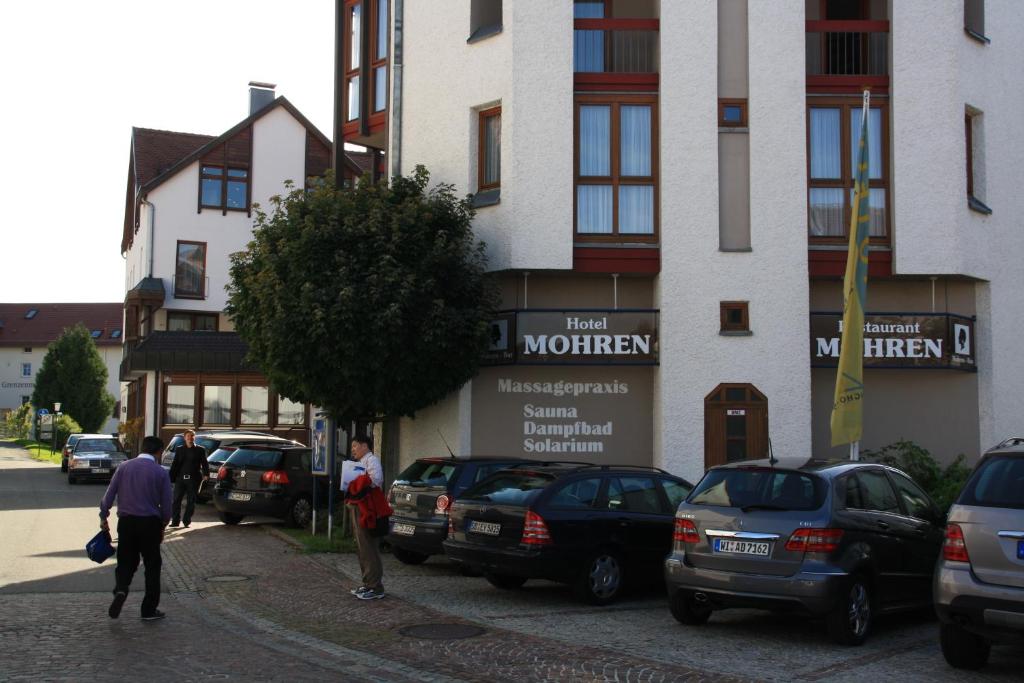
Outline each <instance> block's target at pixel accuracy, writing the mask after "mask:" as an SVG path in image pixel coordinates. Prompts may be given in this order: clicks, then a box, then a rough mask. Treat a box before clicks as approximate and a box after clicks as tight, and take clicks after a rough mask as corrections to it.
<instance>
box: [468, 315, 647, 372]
mask: <svg viewBox="0 0 1024 683" xmlns="http://www.w3.org/2000/svg"><path fill="white" fill-rule="evenodd" d="M487 362H488V363H489V364H492V365H506V364H519V365H657V364H658V311H654V310H592V309H585V310H575V311H573V310H565V311H562V310H559V311H554V310H528V311H514V312H509V313H505V314H503V315H502V316H500V317H499V318H496V319H495V320H494V321H492V323H491V348H490V353H489V355H488V358H487Z"/></svg>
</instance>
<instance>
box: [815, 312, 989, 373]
mask: <svg viewBox="0 0 1024 683" xmlns="http://www.w3.org/2000/svg"><path fill="white" fill-rule="evenodd" d="M842 334H843V316H842V314H841V313H811V367H814V368H834V367H836V366H837V364H838V360H839V344H840V338H841V337H842ZM974 346H975V344H974V319H973V318H970V317H967V316H962V315H956V314H953V313H868V314H865V316H864V367H865V368H940V369H954V370H968V371H975V370H976V369H977V366H976V363H975V348H974Z"/></svg>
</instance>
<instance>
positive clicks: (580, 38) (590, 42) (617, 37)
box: [573, 19, 659, 91]
mask: <svg viewBox="0 0 1024 683" xmlns="http://www.w3.org/2000/svg"><path fill="white" fill-rule="evenodd" d="M658 25H659V22H658V20H657V19H576V20H575V21H574V22H573V28H574V31H573V71H575V85H576V90H592V89H601V88H602V87H605V88H606V87H608V86H616V87H618V88H619V89H622V90H641V91H651V90H657V88H658V70H659V53H658Z"/></svg>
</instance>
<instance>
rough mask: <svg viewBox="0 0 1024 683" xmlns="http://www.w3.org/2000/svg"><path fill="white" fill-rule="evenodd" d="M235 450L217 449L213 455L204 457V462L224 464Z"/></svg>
mask: <svg viewBox="0 0 1024 683" xmlns="http://www.w3.org/2000/svg"><path fill="white" fill-rule="evenodd" d="M235 450H237V449H235V448H218V449H217V450H215V451H214V452H213V453H210V454H209V455H208V456H206V462H224V461H225V460H227V459H228V458H229V457H231V454H232V453H234V452H235Z"/></svg>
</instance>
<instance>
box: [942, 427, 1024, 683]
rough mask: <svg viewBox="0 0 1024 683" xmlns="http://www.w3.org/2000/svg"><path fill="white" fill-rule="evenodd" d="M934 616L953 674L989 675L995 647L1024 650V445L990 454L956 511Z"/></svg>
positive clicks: (1011, 443) (1017, 441) (1016, 441)
mask: <svg viewBox="0 0 1024 683" xmlns="http://www.w3.org/2000/svg"><path fill="white" fill-rule="evenodd" d="M935 611H936V612H937V613H938V615H939V621H940V623H941V625H940V627H939V641H940V643H941V645H942V654H943V655H945V657H946V661H947V662H949V664H950V665H952V666H954V667H957V668H961V669H978V668H981V667H983V666H984V665H985V664H986V663H987V662H988V657H989V651H990V649H991V646H992V644H993V643H1006V644H1017V645H1018V646H1024V438H1021V437H1017V438H1013V439H1007V440H1006V441H1004V442H1003V443H1001V444H999V446H997V447H996V448H994V449H992V450H991V451H989V452H988V453H986V454H985V455H984V456H983V457H982V459H981V460H980V461H979V462H978V465H977V467H975V469H974V473H973V474H972V475H971V477H970V479H968V481H967V484H966V485H965V486H964V489H963V491H961V492H960V496H959V497H958V498H957V500H956V502H955V503H954V504H953V506H952V507H951V508H950V510H949V518H948V521H947V524H946V541H945V544H944V545H943V547H942V557H940V558H939V562H938V566H937V568H936V571H935Z"/></svg>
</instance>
